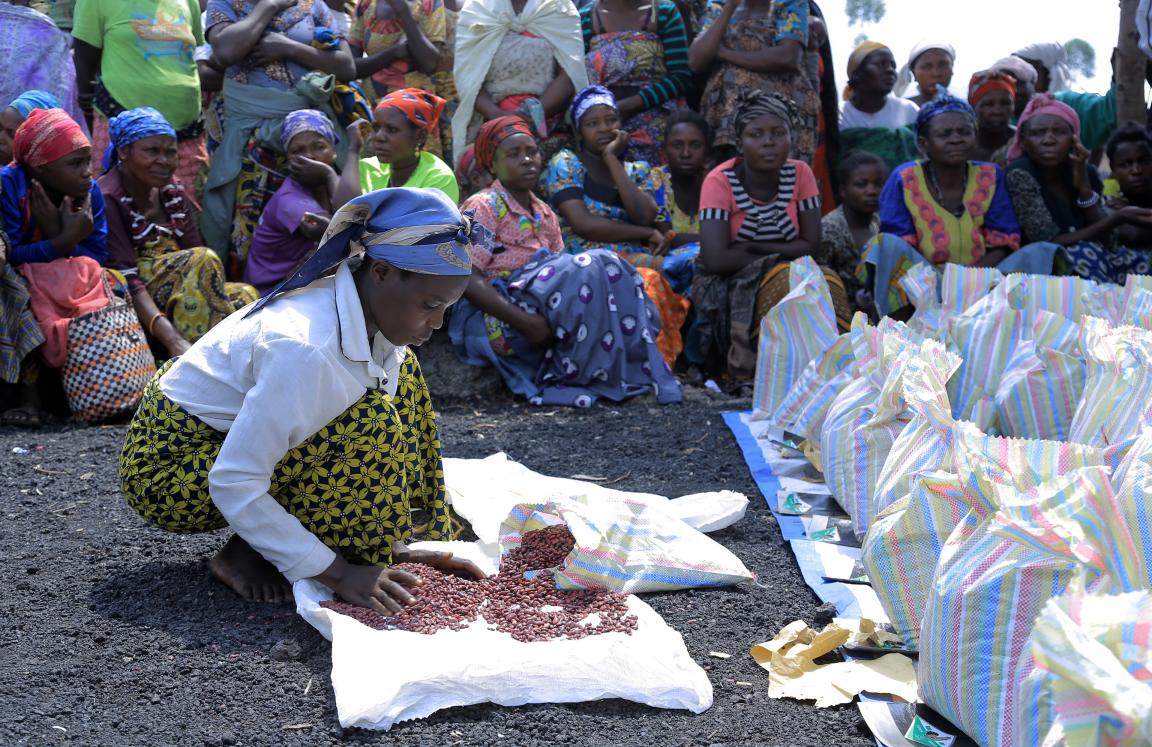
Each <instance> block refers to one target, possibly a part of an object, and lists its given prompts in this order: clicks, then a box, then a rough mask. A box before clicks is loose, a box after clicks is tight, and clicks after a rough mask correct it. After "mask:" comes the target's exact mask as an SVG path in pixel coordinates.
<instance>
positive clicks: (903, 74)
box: [896, 40, 956, 106]
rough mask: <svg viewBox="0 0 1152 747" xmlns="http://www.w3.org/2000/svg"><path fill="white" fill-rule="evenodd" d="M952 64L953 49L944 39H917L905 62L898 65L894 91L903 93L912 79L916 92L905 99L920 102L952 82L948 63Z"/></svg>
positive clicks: (945, 88) (953, 63)
mask: <svg viewBox="0 0 1152 747" xmlns="http://www.w3.org/2000/svg"><path fill="white" fill-rule="evenodd" d="M955 64H956V50H955V49H954V48H953V47H952V45H951V44H949V43H948V42H941V41H927V40H925V41H921V42H919V43H917V44H916V46H914V47H912V51H911V52H909V53H908V64H906V65H905V66H904V67H902V68H900V75H899V77H898V79H897V81H896V95H897V96H903V95H904V92H905V91H907V90H908V86H909V85H910V84H911V83H912V81H913V80H915V81H916V88H917V89H918V92H917V93H916V95H915V96H909V97H908V100H909V101H911V102H912V103H913V104H916V105H917V106H924V105H925V104H927V103H928V102H929V101H932V100H934V99H936V97H938V96H941V95H944V94H947V93H948V86H950V85H951V84H952V66H953V65H955Z"/></svg>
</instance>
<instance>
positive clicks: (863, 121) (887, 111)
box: [840, 94, 920, 130]
mask: <svg viewBox="0 0 1152 747" xmlns="http://www.w3.org/2000/svg"><path fill="white" fill-rule="evenodd" d="M919 113H920V107H918V106H916V102H915V101H909V100H908V99H900V98H896V97H895V96H893V95H892V94H888V99H887V100H886V101H885V102H884V106H883V107H881V109H880V111H878V112H872V113H871V114H869V113H867V112H862V111H860V110H859V109H857V108H856V107H855V106H854V105H853V104H852V102H851V101H845V102H844V106H843V107H842V108H841V109H840V129H842V130H848V129H852V128H853V127H883V128H885V129H888V130H896V129H899V128H901V127H905V126H907V125H910V124H912V123H913V122H915V121H916V115H917V114H919Z"/></svg>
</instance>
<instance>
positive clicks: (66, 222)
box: [60, 195, 95, 246]
mask: <svg viewBox="0 0 1152 747" xmlns="http://www.w3.org/2000/svg"><path fill="white" fill-rule="evenodd" d="M94 227H95V225H94V223H93V221H92V199H91V195H84V199H83V200H81V201H80V204H79V205H76V206H73V204H72V198H71V197H65V198H64V202H62V203H61V204H60V237H61V238H62V239H63V240H65V241H68V242H70V243H71V244H72V246H76V245H77V244H79V243H80V242H81V241H83V240H84V239H86V238H88V234H90V233H92V229H93V228H94Z"/></svg>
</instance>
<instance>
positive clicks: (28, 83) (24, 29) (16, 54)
mask: <svg viewBox="0 0 1152 747" xmlns="http://www.w3.org/2000/svg"><path fill="white" fill-rule="evenodd" d="M0 60H4V61H5V64H4V65H3V66H0V107H6V106H8V104H9V103H10V102H12V100H13V99H15V98H17V97H19V96H20V94H22V93H24V92H25V91H30V90H32V89H39V90H42V91H47V92H48V93H51V94H53V95H54V96H56V97H57V98H58V99H60V100H61V101H63V102H64V111H66V112H68V114H70V115H71V116H72V118H73V119H75V120H76V121H77V122H79V123H80V126H81V127H82V128H83V129H84V133H85V134H88V126H87V125H86V124H85V123H84V117H83V115H82V114H81V112H80V106H79V104H78V103H77V102H76V70H75V68H73V66H72V50H71V49H70V39H69V37H68V34H66V33H64V32H63V31H61V30H60V29H58V28H56V24H55V23H53V22H52V19H51V18H49V17H48V16H46V15H44V14H43V13H40V12H38V11H35V10H32V9H31V8H29V7H26V6H23V5H10V4H8V3H0Z"/></svg>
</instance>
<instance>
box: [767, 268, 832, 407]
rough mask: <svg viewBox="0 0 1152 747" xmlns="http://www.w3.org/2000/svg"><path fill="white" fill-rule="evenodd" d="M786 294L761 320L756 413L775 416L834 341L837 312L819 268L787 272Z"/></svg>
mask: <svg viewBox="0 0 1152 747" xmlns="http://www.w3.org/2000/svg"><path fill="white" fill-rule="evenodd" d="M788 287H789V291H788V295H786V296H784V298H783V299H782V300H781V301H780V302H779V303H777V304H776V305H775V306H773V307H772V308H771V309H770V310H769V311H768V313H767V314H765V315H764V318H763V319H761V320H760V335H759V347H758V350H757V355H756V374H755V389H754V391H753V393H752V409H753V410H754V411H755V412H757V413H762V414H763V415H764V416H767V415H770V414H772V413H773V412H775V410H776V408H777V407H779V406H780V403H781V402H782V401H783V400H784V398H785V396H787V394H788V392H789V390H790V389H791V388H792V386H793V385H794V384H795V383H796V381H797V380H798V379H799V378H800V375H801V373H803V371H804V370H805V367H806V366H807V365H808V363H809V362H810V361H812V360H813V359H815V358H817V357H818V356H819V355H820V354H821V353H822V352H823V351H824V350H826V349H827V348H828V347H829V346H830V345H832V343H833V342H835V341H836V338H837V336H838V334H839V333H838V332H837V329H836V312H835V311H834V310H833V308H832V294H831V292H830V291H829V290H828V282H827V281H826V280H825V279H824V272H823V270H821V269H820V265H818V264H816V263H815V262H814V261H813V260H812V258H811V257H801V258H800V259H796V260H793V261H792V262H791V263H790V264H789V267H788Z"/></svg>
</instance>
